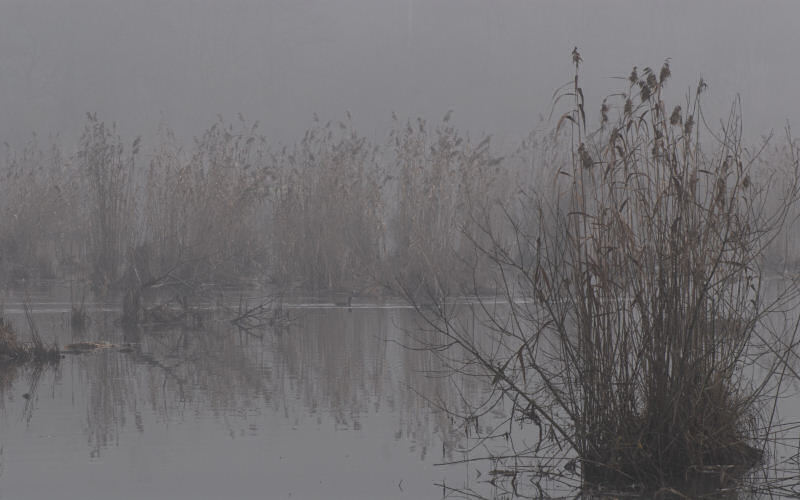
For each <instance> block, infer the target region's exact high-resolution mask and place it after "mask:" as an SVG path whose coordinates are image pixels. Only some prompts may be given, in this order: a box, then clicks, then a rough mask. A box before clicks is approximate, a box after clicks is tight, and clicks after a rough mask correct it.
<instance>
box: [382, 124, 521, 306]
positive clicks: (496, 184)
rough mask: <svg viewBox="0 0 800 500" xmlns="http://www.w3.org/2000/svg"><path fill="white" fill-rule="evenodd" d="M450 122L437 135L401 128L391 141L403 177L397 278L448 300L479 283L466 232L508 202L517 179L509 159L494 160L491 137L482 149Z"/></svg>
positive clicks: (393, 223) (394, 233)
mask: <svg viewBox="0 0 800 500" xmlns="http://www.w3.org/2000/svg"><path fill="white" fill-rule="evenodd" d="M449 118H450V113H448V114H447V115H446V116H445V118H444V119H443V121H442V122H441V123H440V124H439V125H438V126H436V127H435V128H430V129H429V127H428V125H427V123H426V122H425V121H424V120H417V122H416V123H415V124H412V123H411V122H408V123H406V124H405V126H402V125H401V124H400V123H399V122H396V126H395V128H394V129H393V130H392V132H391V134H390V141H389V148H391V152H392V159H393V162H394V164H393V165H392V167H391V169H390V172H392V174H393V175H394V176H395V177H396V180H395V182H393V183H392V187H393V188H394V191H393V193H394V196H393V198H392V209H393V210H392V212H391V218H390V219H389V221H390V232H389V234H390V238H391V246H390V249H391V250H390V256H391V257H390V259H389V262H390V266H391V269H392V270H393V272H394V278H395V280H396V281H398V282H400V284H401V285H402V286H403V287H404V288H406V289H413V290H417V291H419V292H422V291H425V292H426V293H427V292H435V293H436V294H445V295H447V294H457V293H459V292H460V291H461V290H462V289H463V288H464V285H467V284H470V283H472V280H473V278H474V276H473V272H474V271H475V269H474V267H473V266H472V264H474V263H473V262H472V260H471V259H469V258H466V259H465V258H464V257H465V255H464V254H463V251H464V250H465V248H469V247H470V244H469V243H470V242H469V240H468V238H466V237H465V232H464V228H465V226H466V225H468V224H469V223H470V222H471V221H472V220H473V219H474V218H475V216H476V215H477V214H479V213H482V209H484V208H485V207H486V206H488V205H489V204H490V203H489V201H490V200H491V201H494V200H497V199H502V198H503V196H504V195H505V194H506V193H507V191H508V189H509V185H510V179H511V178H512V175H510V174H511V173H510V172H509V171H508V169H507V167H506V166H505V165H503V164H502V161H503V158H495V157H493V156H492V153H491V137H488V136H487V137H484V138H483V139H482V140H481V141H479V142H478V143H477V144H475V143H473V142H471V141H470V140H469V138H466V137H463V136H461V135H460V134H459V133H458V132H457V131H456V129H455V128H454V127H453V126H452V125H451V124H450V123H449ZM494 222H497V221H494Z"/></svg>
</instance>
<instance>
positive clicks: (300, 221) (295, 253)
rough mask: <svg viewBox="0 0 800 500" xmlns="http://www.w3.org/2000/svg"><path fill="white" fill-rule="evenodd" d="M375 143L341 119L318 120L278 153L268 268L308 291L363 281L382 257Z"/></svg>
mask: <svg viewBox="0 0 800 500" xmlns="http://www.w3.org/2000/svg"><path fill="white" fill-rule="evenodd" d="M377 153H378V152H377V149H376V148H375V146H373V145H372V144H370V143H369V142H368V141H367V140H366V138H364V137H361V136H359V135H357V134H356V133H355V131H354V130H353V129H352V127H350V126H348V125H347V124H344V123H339V124H331V123H327V124H325V125H322V124H319V123H317V125H316V126H315V127H314V128H312V129H311V130H309V131H308V132H306V134H305V137H303V140H302V141H301V142H300V143H299V144H298V145H297V146H296V147H295V148H294V149H293V150H283V151H282V152H281V153H280V154H277V155H276V156H275V160H276V165H277V173H278V182H277V186H276V188H275V192H274V200H273V203H272V215H273V225H272V232H271V236H272V248H271V250H272V258H273V260H272V262H273V266H272V274H273V277H274V278H275V280H276V281H277V282H278V283H281V284H295V285H300V286H303V287H305V288H307V289H312V290H325V289H328V290H331V289H332V290H354V289H356V288H361V287H365V286H368V285H369V284H370V283H371V282H372V281H373V280H374V279H375V277H376V275H377V273H378V268H379V264H380V262H381V261H382V259H383V257H384V255H385V245H386V242H385V239H386V230H385V223H384V204H385V198H384V196H383V194H384V193H383V186H384V184H385V182H386V174H385V173H384V170H383V167H382V166H381V164H380V163H379V156H378V154H377Z"/></svg>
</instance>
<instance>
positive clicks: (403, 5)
mask: <svg viewBox="0 0 800 500" xmlns="http://www.w3.org/2000/svg"><path fill="white" fill-rule="evenodd" d="M798 14H800V7H798V6H797V4H796V3H795V2H791V1H772V2H766V3H761V2H746V1H745V2H742V1H735V2H731V1H707V2H693V1H680V2H673V1H670V2H666V1H657V2H632V1H630V2H629V1H614V2H592V1H586V2H565V1H547V2H544V1H535V2H534V1H509V0H500V1H492V2H484V1H473V0H466V1H464V0H457V1H449V0H448V1H438V0H437V1H420V0H380V1H373V0H337V1H309V0H293V1H281V0H278V1H274V0H270V1H243V0H231V1H226V2H217V1H208V0H173V1H168V2H163V1H151V0H142V1H137V2H122V1H103V0H70V1H65V0H36V1H25V0H23V1H13V0H4V1H3V2H0V109H2V110H3V119H2V120H0V138H2V139H3V140H4V141H6V142H10V143H14V142H17V141H19V140H21V139H24V138H27V137H29V136H30V134H31V133H32V132H37V133H38V134H40V135H45V136H47V135H54V134H60V135H61V137H62V140H63V141H65V142H66V143H67V144H72V143H73V142H74V139H75V138H77V136H78V135H79V134H80V131H81V129H82V127H81V124H82V122H83V120H84V117H85V113H86V112H96V113H98V117H99V118H100V119H102V120H105V121H108V122H111V121H113V122H116V123H117V124H118V126H119V127H120V131H121V132H122V134H123V136H128V135H131V136H132V135H143V136H144V137H145V138H148V137H150V136H152V134H154V133H155V131H156V129H157V127H158V125H159V124H167V125H169V126H170V127H171V128H172V129H174V130H175V131H176V133H177V134H178V136H179V137H182V138H189V137H191V136H193V135H195V134H198V133H200V132H201V131H202V130H203V129H205V128H206V127H208V126H209V125H210V124H211V123H213V122H214V121H215V120H216V116H217V114H221V115H223V116H224V117H225V118H226V119H233V118H234V117H235V116H236V114H237V113H239V112H241V113H243V114H244V115H245V117H246V118H247V119H249V120H259V121H260V122H261V124H262V127H261V130H262V132H263V133H265V134H266V135H267V136H268V137H269V138H270V139H271V140H274V141H281V142H294V141H296V140H298V139H299V138H300V136H301V135H302V132H303V131H304V130H305V129H307V128H308V127H309V126H310V123H311V119H312V115H313V113H317V114H318V115H319V116H320V118H321V119H322V120H328V119H342V118H343V117H344V115H345V111H350V112H351V113H352V115H353V118H354V123H355V126H356V127H357V128H358V129H359V130H360V131H361V132H362V133H365V134H368V135H373V134H374V137H375V138H376V139H382V138H383V134H384V133H385V130H386V128H387V127H388V125H389V122H390V120H391V112H392V111H394V112H396V113H397V114H398V115H399V116H400V117H402V118H405V117H412V118H413V117H416V116H426V117H429V118H432V119H439V118H440V117H441V116H442V115H444V114H445V113H446V112H447V111H448V110H450V109H452V110H454V121H455V123H456V124H457V126H458V127H459V128H460V129H462V130H465V131H470V132H473V133H475V134H477V133H482V132H485V133H490V134H493V135H495V137H496V139H499V140H501V141H506V140H511V141H512V142H513V141H514V139H515V138H517V137H520V136H522V135H524V134H525V133H527V132H528V131H530V130H531V129H532V128H534V127H535V126H537V125H538V124H539V123H540V116H542V115H547V114H548V112H549V109H550V104H551V98H552V94H553V91H554V90H555V88H557V87H558V86H559V85H561V84H563V83H565V82H566V81H568V80H569V79H570V78H571V69H572V68H571V65H570V59H569V54H570V51H571V50H572V48H573V46H576V45H577V46H578V47H579V48H580V50H581V54H582V55H583V58H584V61H585V65H584V68H583V75H584V76H583V83H584V89H585V91H586V93H587V106H588V108H589V110H590V111H594V110H595V109H597V108H599V105H600V100H601V98H602V97H603V96H604V95H605V94H606V93H607V92H610V91H612V90H616V89H618V88H619V87H618V86H617V85H616V82H614V80H613V79H612V78H613V77H617V76H624V75H627V74H628V73H629V72H630V69H631V67H632V66H634V65H638V66H639V67H643V66H652V67H657V66H659V65H660V64H661V63H662V62H663V61H664V59H666V58H668V57H669V58H671V60H672V65H673V73H674V75H675V78H674V79H673V81H672V82H671V85H670V86H669V89H668V90H669V92H670V93H671V95H672V96H673V97H682V95H683V94H684V93H685V92H686V90H687V89H688V88H689V87H690V86H694V85H696V82H697V80H698V79H699V78H700V77H702V78H704V79H705V80H706V81H707V82H708V83H709V85H710V92H709V96H708V97H707V99H706V105H707V106H709V107H710V108H711V109H712V110H714V111H716V112H717V113H723V112H724V111H725V109H726V107H727V106H728V105H729V104H730V101H731V98H732V97H733V96H734V95H735V94H737V93H739V94H740V95H741V97H742V100H743V114H744V116H745V118H746V130H747V132H748V133H749V134H750V135H753V136H755V137H757V136H758V135H760V134H763V133H765V132H767V131H769V130H770V129H772V128H777V129H780V128H782V127H783V126H784V124H785V121H786V120H787V119H788V120H793V119H796V116H797V115H798V112H800V104H798V103H797V100H796V99H793V98H792V95H791V92H792V89H793V87H794V82H796V81H798V77H799V76H800V70H799V69H798V68H797V66H796V65H795V64H793V60H794V57H793V56H794V54H793V52H794V50H793V49H794V48H795V47H798V46H800V34H798V32H797V30H796V29H795V27H796V22H797V16H798Z"/></svg>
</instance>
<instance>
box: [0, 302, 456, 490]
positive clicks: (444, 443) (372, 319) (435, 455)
mask: <svg viewBox="0 0 800 500" xmlns="http://www.w3.org/2000/svg"><path fill="white" fill-rule="evenodd" d="M59 293H60V292H58V291H57V290H56V291H52V290H51V291H40V292H39V293H38V295H35V296H29V297H28V298H27V300H29V301H30V302H31V303H32V304H33V308H34V312H35V314H36V320H37V323H38V324H39V330H40V331H41V332H42V333H43V336H45V340H50V339H51V338H56V339H57V340H58V342H59V344H61V345H62V346H63V345H65V344H68V343H74V342H84V341H85V342H89V341H92V342H94V341H103V342H109V343H110V344H112V345H113V347H111V348H109V349H99V350H96V351H93V352H88V353H83V354H68V355H65V357H64V358H63V359H62V362H61V364H60V366H59V367H58V368H55V369H52V370H49V371H48V370H44V371H43V370H41V369H38V371H37V369H36V368H33V367H29V368H16V369H9V370H0V396H2V397H0V404H2V412H3V415H4V418H3V419H2V422H0V440H2V442H0V445H2V446H3V447H4V450H5V452H4V459H3V460H4V467H5V470H6V471H10V470H13V471H14V472H13V474H12V473H11V472H6V473H5V474H4V475H3V477H2V478H0V497H2V495H3V494H4V492H5V493H7V494H9V495H11V496H10V497H13V494H14V492H19V491H21V490H22V489H23V488H27V489H26V490H25V491H27V492H28V493H30V491H29V489H30V488H34V489H35V490H36V491H37V492H39V493H46V492H48V491H50V492H51V491H55V490H57V489H58V488H61V487H62V486H59V485H58V484H57V483H56V481H58V480H59V479H61V480H68V481H72V482H74V484H75V485H76V488H77V490H76V491H79V492H82V494H84V495H88V497H89V498H91V497H92V496H94V497H96V498H100V497H103V496H104V495H108V494H111V493H110V492H109V491H105V490H103V486H102V485H98V484H96V482H92V481H89V482H87V480H89V479H90V477H84V478H83V480H84V481H83V483H81V481H80V475H82V474H83V475H85V474H91V470H90V469H91V468H90V467H88V466H87V465H86V464H98V463H102V464H104V465H103V467H108V468H109V470H108V471H107V473H108V474H110V475H111V476H114V477H116V478H117V480H116V482H117V484H118V485H119V484H120V481H121V484H122V486H117V487H118V488H119V487H121V488H123V490H125V489H126V488H127V489H129V490H130V491H134V490H137V488H140V487H142V484H141V481H142V479H141V478H138V479H137V474H138V475H141V474H144V473H135V472H136V470H138V469H137V468H143V469H146V470H147V474H144V475H146V476H148V477H150V478H151V479H150V481H151V482H150V483H148V484H151V486H152V487H154V488H155V490H154V491H155V492H156V493H153V494H154V495H155V496H159V495H163V492H164V491H168V490H170V489H171V488H173V487H175V486H176V485H178V484H180V485H183V484H184V483H185V481H186V477H182V476H181V474H179V472H180V471H182V470H184V469H183V468H184V467H188V465H187V464H189V463H195V462H200V463H201V464H203V465H196V466H193V467H192V471H195V470H196V471H200V470H202V469H204V468H206V467H207V468H210V469H211V470H216V471H218V473H219V474H222V476H223V477H224V476H225V475H226V474H232V475H235V476H236V477H237V482H236V483H235V484H232V485H229V489H230V491H229V493H230V492H235V493H236V494H235V495H234V496H237V497H239V498H249V497H251V496H252V497H253V498H256V497H259V495H261V494H262V493H263V491H264V488H265V487H266V485H265V484H264V481H265V480H266V477H269V474H267V473H265V472H264V471H262V470H261V469H259V467H261V468H266V469H276V470H279V469H280V468H281V466H282V465H281V461H288V460H289V459H292V457H294V458H293V460H294V464H293V467H295V468H296V467H299V468H302V469H307V472H309V473H310V474H312V475H315V476H319V477H320V479H319V484H318V485H317V488H316V489H314V488H311V486H310V485H309V484H308V481H307V480H300V479H298V478H291V477H290V475H289V474H283V475H280V476H278V477H271V480H270V485H269V487H270V488H277V490H275V491H280V490H281V487H283V490H285V491H283V493H286V494H288V493H291V492H294V493H295V495H299V491H300V490H299V489H300V488H311V489H306V490H305V494H304V496H305V497H309V498H314V497H324V496H327V495H325V493H330V492H331V491H338V492H340V494H341V495H343V496H342V497H343V498H344V497H347V496H348V495H350V493H351V492H353V491H357V492H360V493H359V495H355V496H354V498H361V497H363V498H366V497H372V498H374V497H387V496H389V497H391V496H397V497H406V498H414V497H419V496H420V495H423V496H425V497H430V496H432V495H433V496H436V495H437V494H439V493H438V492H440V491H441V490H439V489H438V488H436V487H435V486H434V483H435V482H436V481H438V480H441V479H442V478H443V477H444V475H445V472H443V471H442V470H441V469H436V468H434V467H432V464H433V463H434V462H436V461H440V460H441V459H443V458H444V459H447V460H450V459H452V458H453V453H454V452H455V450H456V449H457V448H458V446H459V443H460V441H461V436H462V433H461V431H460V430H459V429H458V427H457V426H454V425H453V422H451V421H450V420H449V419H448V417H447V416H446V415H445V414H443V413H441V412H437V411H435V409H434V408H433V406H434V404H433V403H432V402H437V403H436V404H443V403H444V404H453V403H454V402H455V401H456V396H457V395H456V394H454V393H453V390H452V387H451V385H450V381H449V380H448V379H447V378H443V377H440V376H433V375H432V374H435V373H437V372H438V370H439V369H440V367H439V366H438V365H437V361H436V359H435V358H434V357H433V356H431V354H430V353H428V352H424V351H413V350H409V349H406V348H404V347H402V345H401V344H402V343H403V340H404V334H403V328H404V327H406V328H407V327H411V326H412V325H413V322H414V319H413V312H412V311H410V310H408V309H397V310H396V309H388V308H369V307H358V308H353V309H352V310H348V309H347V308H332V307H325V308H313V307H304V308H301V309H296V310H295V311H294V312H295V313H296V314H293V316H294V320H293V321H292V322H291V324H289V325H288V326H286V327H282V328H262V329H260V330H257V331H244V330H241V329H239V328H237V327H235V326H234V325H232V324H231V323H230V321H229V317H226V316H225V315H223V314H221V313H220V312H219V311H218V310H214V309H213V308H209V309H207V311H206V317H205V318H204V322H203V325H204V326H203V328H186V327H172V328H157V327H135V328H122V327H121V326H120V325H119V324H118V322H117V321H115V320H116V318H117V317H118V316H119V311H118V310H117V309H116V308H114V307H113V306H109V304H106V303H103V302H93V303H88V310H89V316H90V318H91V319H90V323H89V326H88V327H87V328H86V329H84V330H72V329H70V328H69V318H68V311H69V307H70V304H69V302H68V301H66V300H63V296H60V295H59ZM15 299H16V300H15ZM21 301H22V300H20V298H19V297H13V296H6V297H5V314H6V316H7V317H9V318H10V319H11V320H12V321H14V322H15V323H17V322H18V320H19V318H18V311H17V310H18V309H19V307H17V306H18V305H19V304H20V303H21ZM23 394H33V396H32V397H31V398H30V399H27V400H25V399H23V398H22V395H23ZM20 402H23V403H24V404H23V406H24V409H22V411H21V413H18V412H19V411H20V408H19V406H20V405H19V403H20ZM15 415H19V416H20V417H21V418H19V419H17V418H14V416H15ZM80 415H83V417H80ZM20 422H23V423H24V425H25V428H20V427H19V425H20ZM78 434H80V435H83V443H84V444H83V453H81V452H80V447H79V446H78V445H77V443H76V441H75V439H74V437H76V436H77V435H78ZM312 436H313V437H312ZM221 438H225V439H233V440H235V443H236V444H235V446H232V447H231V446H230V445H229V444H224V441H223V442H222V443H223V444H219V443H220V441H219V439H221ZM153 439H157V440H158V441H159V442H155V443H153ZM39 440H44V441H46V442H47V443H48V446H46V447H44V448H43V447H40V446H37V445H35V443H36V442H37V441H39ZM51 441H52V442H51ZM166 442H172V443H173V446H172V447H169V448H167V447H165V446H164V444H165V443H166ZM32 443H33V444H32ZM147 443H150V444H148V446H150V448H148V447H146V446H144V445H145V444H147ZM211 443H216V444H214V445H213V448H214V449H213V450H209V449H208V446H212V444H211ZM256 443H259V445H258V446H256ZM391 443H393V444H391ZM376 446H378V448H376ZM309 450H313V451H314V452H315V453H316V454H318V455H319V456H318V457H314V456H312V454H311V453H309ZM432 450H435V452H432ZM120 452H122V453H123V456H127V458H124V459H123V458H120V454H119V453H120ZM209 452H210V453H209ZM216 455H218V456H216ZM80 456H83V457H84V458H83V459H78V458H77V457H80ZM253 456H257V457H258V458H257V459H253ZM67 457H69V458H70V459H72V460H73V463H72V468H73V469H75V470H74V474H75V477H71V478H59V477H58V476H56V477H54V478H53V479H52V480H53V481H54V482H53V484H51V485H50V486H47V481H48V478H46V477H45V478H39V479H38V480H37V482H34V481H33V478H32V476H31V475H30V474H28V473H26V472H25V471H24V464H26V463H27V464H29V463H45V462H48V461H56V462H58V461H63V460H65V459H66V458H67ZM245 457H249V458H247V459H246V464H247V465H246V466H243V465H242V463H241V461H245ZM322 457H328V458H327V459H326V460H325V461H324V462H323V463H317V462H316V460H317V459H321V458H322ZM347 460H353V461H358V462H360V463H361V464H362V465H361V466H359V468H360V469H364V468H365V467H366V468H368V469H367V470H365V473H366V474H368V475H369V477H364V475H363V474H362V473H360V472H359V473H356V471H352V477H348V472H347V470H339V469H337V468H340V467H343V464H344V462H346V461H347ZM132 461H133V462H132ZM149 461H157V462H159V463H161V466H162V467H163V469H164V470H163V471H161V470H159V471H154V470H152V465H150V464H146V463H147V462H149ZM338 461H342V463H341V464H337V462H338ZM206 462H207V463H206ZM143 463H144V464H146V465H142V464H143ZM81 464H83V465H81ZM259 464H260V465H259ZM243 467H244V468H243ZM131 468H133V469H134V470H133V471H131V470H130V469H131ZM250 468H252V469H253V470H251V471H250V473H244V472H242V471H243V470H250ZM328 469H331V470H339V472H338V473H335V474H331V473H330V471H329V470H328ZM126 470H127V471H128V472H133V474H126V472H125V471H126ZM293 470H294V469H293ZM370 470H371V471H372V472H370ZM198 473H199V472H198ZM184 475H185V474H184ZM155 476H157V477H156V479H154V477H155ZM218 479H219V478H218ZM345 479H346V480H345ZM204 481H208V484H205V485H204V486H203V484H204V483H203V482H204ZM326 481H327V486H325V484H324V483H325V482H326ZM399 481H403V483H402V484H401V487H399V488H398V487H397V486H398V484H400V483H399ZM196 482H197V483H198V484H196V485H195V487H193V488H190V489H191V490H192V491H193V492H194V498H212V497H213V496H209V495H211V493H210V492H211V491H213V487H212V486H213V485H212V483H213V482H212V481H211V479H210V478H208V477H205V476H204V477H200V478H198V479H197V480H196ZM173 483H174V484H173ZM284 483H285V484H284ZM209 488H210V489H209ZM231 488H232V489H231ZM329 488H333V489H332V490H331V489H329ZM434 492H436V493H434ZM409 495H410V496H409ZM280 496H281V495H276V497H280ZM261 497H263V495H261ZM75 498H78V496H75Z"/></svg>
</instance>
